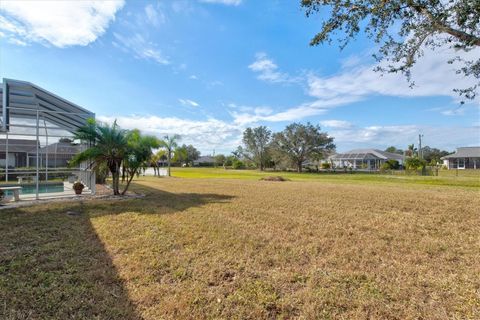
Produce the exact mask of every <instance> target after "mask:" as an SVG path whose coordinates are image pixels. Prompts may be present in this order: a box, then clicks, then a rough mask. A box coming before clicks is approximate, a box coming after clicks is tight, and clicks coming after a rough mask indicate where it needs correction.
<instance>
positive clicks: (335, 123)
mask: <svg viewBox="0 0 480 320" xmlns="http://www.w3.org/2000/svg"><path fill="white" fill-rule="evenodd" d="M320 124H321V125H322V126H324V127H328V128H335V129H346V128H351V127H352V126H353V125H352V123H350V122H348V121H344V120H323V121H320Z"/></svg>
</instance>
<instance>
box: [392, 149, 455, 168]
mask: <svg viewBox="0 0 480 320" xmlns="http://www.w3.org/2000/svg"><path fill="white" fill-rule="evenodd" d="M385 151H387V152H391V153H397V154H401V155H405V157H406V158H405V163H404V167H405V169H407V170H425V168H426V167H427V166H432V167H434V166H438V165H440V164H441V163H442V160H441V158H442V157H444V156H446V155H449V154H451V152H449V151H446V150H440V149H437V148H432V147H429V146H425V147H422V148H421V149H420V150H419V149H418V148H416V147H415V144H410V145H408V147H407V149H406V150H402V149H397V148H396V147H394V146H391V147H388V148H387V149H385ZM384 169H398V166H396V165H395V164H394V163H385V166H384Z"/></svg>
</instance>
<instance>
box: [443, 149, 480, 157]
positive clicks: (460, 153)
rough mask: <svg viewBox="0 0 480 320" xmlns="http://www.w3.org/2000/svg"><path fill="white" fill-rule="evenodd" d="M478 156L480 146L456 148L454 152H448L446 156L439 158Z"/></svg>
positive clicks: (479, 155) (479, 154)
mask: <svg viewBox="0 0 480 320" xmlns="http://www.w3.org/2000/svg"><path fill="white" fill-rule="evenodd" d="M473 157H480V147H461V148H457V151H456V152H455V153H452V154H449V155H448V156H445V157H442V158H441V159H442V160H443V159H449V158H473Z"/></svg>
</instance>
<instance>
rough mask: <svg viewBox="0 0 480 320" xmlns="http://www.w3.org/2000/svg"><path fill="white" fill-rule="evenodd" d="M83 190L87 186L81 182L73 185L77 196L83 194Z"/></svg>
mask: <svg viewBox="0 0 480 320" xmlns="http://www.w3.org/2000/svg"><path fill="white" fill-rule="evenodd" d="M83 188H85V185H84V184H83V183H81V182H80V181H77V182H75V183H74V184H73V190H75V194H82V191H83Z"/></svg>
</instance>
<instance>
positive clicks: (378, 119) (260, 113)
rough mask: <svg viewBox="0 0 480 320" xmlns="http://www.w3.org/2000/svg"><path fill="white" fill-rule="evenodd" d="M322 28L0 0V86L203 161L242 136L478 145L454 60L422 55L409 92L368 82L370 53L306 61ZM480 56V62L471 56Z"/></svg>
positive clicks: (356, 144) (191, 6) (279, 12)
mask: <svg viewBox="0 0 480 320" xmlns="http://www.w3.org/2000/svg"><path fill="white" fill-rule="evenodd" d="M321 21H322V16H321V15H317V16H313V17H310V18H306V17H305V15H304V12H303V11H302V9H301V8H300V5H299V1H253V0H204V1H194V0H192V1H181V0H178V1H173V0H172V1H131V2H128V1H127V2H123V1H101V2H92V1H77V2H73V1H66V2H60V1H51V2H48V1H46V2H40V1H37V2H22V1H5V0H0V77H5V78H13V79H20V80H26V81H30V82H33V83H35V84H37V85H39V86H41V87H44V88H45V89H47V90H49V91H52V92H55V93H56V94H58V95H60V96H62V97H65V98H67V99H69V100H71V101H73V102H75V103H77V104H79V105H81V106H83V107H85V108H87V109H89V110H92V111H93V112H95V113H96V115H97V117H98V118H99V119H101V120H104V121H113V120H114V119H118V122H119V123H120V124H121V125H122V126H123V127H125V128H134V127H137V128H139V129H141V130H143V131H145V132H147V133H151V134H156V135H158V136H160V137H161V136H163V135H164V134H167V133H178V134H180V135H181V136H182V142H184V143H192V144H194V145H195V146H197V147H198V148H199V149H200V150H201V151H202V152H203V153H204V154H208V153H211V152H212V151H213V149H215V150H216V152H217V153H218V152H225V153H228V152H230V151H231V150H233V149H235V147H236V146H237V145H239V144H240V141H241V133H242V131H243V130H244V129H245V128H246V127H248V126H257V125H266V126H268V127H269V128H270V129H271V130H273V131H279V130H282V129H283V128H284V127H285V126H286V125H287V124H288V123H290V122H292V121H298V122H302V123H305V122H307V121H309V122H311V123H314V124H320V126H321V127H322V130H324V131H327V132H328V133H329V134H330V135H332V136H334V137H335V142H336V145H337V150H339V151H345V150H349V149H352V148H364V147H374V148H381V149H384V148H386V147H387V146H390V145H394V146H397V147H399V148H406V146H407V145H408V144H410V143H415V144H416V143H417V137H418V134H419V133H422V134H424V143H425V144H427V145H430V146H433V147H439V148H445V149H448V150H453V149H454V148H455V147H458V146H472V145H480V108H479V106H480V104H479V101H478V100H477V101H473V102H469V103H467V104H465V105H463V106H461V105H460V104H459V99H458V97H457V96H456V94H455V93H453V92H452V89H453V88H455V87H458V86H463V85H465V86H466V85H468V84H470V83H472V82H473V79H468V78H462V77H459V76H458V75H456V74H455V72H454V70H453V67H452V66H451V65H448V64H447V63H446V60H447V59H448V57H451V55H452V53H451V52H450V51H449V50H448V49H446V48H440V49H438V50H436V51H435V52H429V51H426V52H425V56H424V57H423V58H422V59H421V60H420V61H419V63H418V65H417V67H415V69H414V70H413V77H414V80H415V82H416V84H417V86H416V87H415V88H414V89H410V88H409V87H408V84H407V82H406V80H405V79H404V78H403V77H402V76H401V75H384V76H381V75H380V74H378V73H375V72H373V71H372V70H373V68H374V67H375V61H373V60H372V58H371V54H372V53H373V52H374V51H375V47H376V45H375V44H374V43H373V42H372V41H370V40H368V39H366V38H359V39H358V40H356V41H355V42H353V43H352V44H351V45H350V46H349V47H347V48H346V49H345V50H343V51H340V50H339V49H338V47H337V46H335V45H332V46H328V45H324V46H318V47H310V46H309V40H310V39H311V38H312V37H313V36H314V34H315V32H316V31H318V30H319V27H320V23H321ZM468 54H469V55H478V54H480V52H479V50H476V51H472V52H469V53H468Z"/></svg>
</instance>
